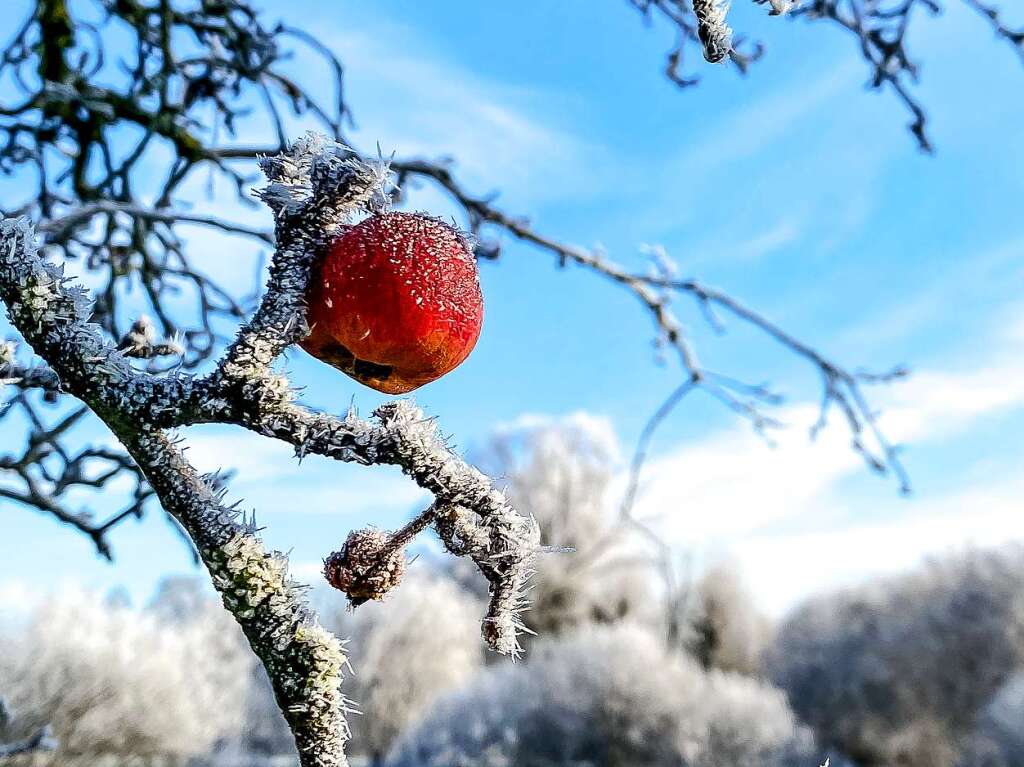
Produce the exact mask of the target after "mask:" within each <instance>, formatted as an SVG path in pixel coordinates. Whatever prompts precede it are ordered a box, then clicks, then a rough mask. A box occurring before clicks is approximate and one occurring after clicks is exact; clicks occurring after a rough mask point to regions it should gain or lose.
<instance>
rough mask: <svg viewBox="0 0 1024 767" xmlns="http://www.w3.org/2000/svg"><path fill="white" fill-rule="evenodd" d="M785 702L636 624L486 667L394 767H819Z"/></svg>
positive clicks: (588, 632) (549, 644)
mask: <svg viewBox="0 0 1024 767" xmlns="http://www.w3.org/2000/svg"><path fill="white" fill-rule="evenodd" d="M815 758H816V757H815V756H814V755H812V752H811V749H810V748H809V737H808V736H807V734H806V733H804V732H802V731H801V730H800V729H799V728H798V726H797V725H796V722H795V720H794V717H793V715H792V713H791V712H790V710H789V709H788V707H787V706H786V703H785V700H784V697H783V695H782V693H781V692H780V691H778V690H775V689H773V688H770V687H767V686H764V685H762V684H759V683H758V682H756V681H754V680H752V679H748V678H744V677H740V676H737V675H731V674H725V673H721V672H705V671H704V670H702V669H701V668H700V666H699V665H698V664H697V663H696V662H694V661H693V660H692V659H690V658H687V657H685V656H682V655H678V654H670V653H668V652H667V651H666V650H665V649H664V646H663V644H662V643H661V642H660V640H659V639H658V638H657V637H655V636H653V635H652V634H651V633H650V632H649V631H647V630H646V629H643V628H639V627H636V626H632V625H627V624H620V625H618V626H614V627H589V628H586V629H583V630H581V631H579V632H577V633H575V634H573V635H570V636H567V637H564V638H561V639H554V640H552V639H546V640H540V641H538V642H537V643H536V644H535V646H534V651H533V654H532V655H531V657H530V658H529V660H528V661H527V662H526V663H525V664H519V665H501V666H492V667H489V668H487V669H486V670H485V671H484V672H482V673H481V674H479V675H478V676H477V677H476V678H475V679H474V680H473V682H472V683H471V684H470V685H469V686H468V687H466V688H464V689H462V690H460V691H458V692H456V693H453V694H451V695H449V696H447V697H445V698H444V699H443V700H442V701H441V702H439V703H438V704H437V705H436V706H435V707H434V708H433V710H432V711H431V713H430V715H429V716H427V717H426V718H425V719H424V720H423V721H422V722H420V724H419V726H417V727H415V728H414V729H413V730H412V731H410V732H409V733H407V734H406V735H405V736H404V737H403V738H402V739H401V740H400V741H399V742H398V743H397V744H396V746H395V748H394V750H393V751H392V753H391V755H390V756H389V758H388V760H387V764H388V766H389V767H562V766H565V767H569V765H572V767H607V766H609V765H629V767H724V766H726V765H729V766H731V765H736V767H766V766H768V765H772V766H774V765H783V764H793V765H797V764H820V761H817V762H816V761H814V760H815Z"/></svg>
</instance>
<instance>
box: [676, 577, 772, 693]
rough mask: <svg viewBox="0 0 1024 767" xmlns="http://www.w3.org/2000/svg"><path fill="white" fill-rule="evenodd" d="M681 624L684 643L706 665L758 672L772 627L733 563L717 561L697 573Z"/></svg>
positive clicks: (742, 671)
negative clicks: (684, 630) (683, 625)
mask: <svg viewBox="0 0 1024 767" xmlns="http://www.w3.org/2000/svg"><path fill="white" fill-rule="evenodd" d="M685 625H686V629H687V636H686V637H684V641H685V645H686V647H687V649H688V650H689V651H690V652H691V654H693V656H694V657H696V658H697V659H698V660H699V661H700V662H701V663H702V664H704V665H705V666H706V667H708V668H717V669H721V670H723V671H736V672H738V673H741V674H749V675H757V674H759V673H760V671H761V662H762V656H763V654H764V652H765V650H766V648H767V645H768V643H769V642H770V640H771V634H772V627H771V623H770V621H769V620H768V619H767V618H766V617H765V616H764V615H762V614H761V612H760V611H759V610H758V609H757V607H756V606H755V605H754V601H753V599H752V598H751V596H750V594H749V592H748V591H747V589H746V587H745V586H744V584H743V582H742V581H741V580H740V577H739V574H738V569H737V568H736V567H735V566H734V565H726V564H718V565H715V566H713V567H711V568H710V569H709V570H707V571H706V572H705V573H704V574H703V575H702V576H701V578H700V579H699V580H698V581H697V583H696V584H695V586H694V589H693V597H692V598H691V599H690V600H689V604H688V605H687V610H686V616H685Z"/></svg>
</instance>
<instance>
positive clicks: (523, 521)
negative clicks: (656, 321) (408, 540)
mask: <svg viewBox="0 0 1024 767" xmlns="http://www.w3.org/2000/svg"><path fill="white" fill-rule="evenodd" d="M262 164H263V168H264V172H265V173H266V175H267V178H268V182H269V183H268V185H267V186H266V187H265V188H264V189H263V190H262V191H261V193H260V194H261V197H262V198H263V200H264V201H265V202H266V203H267V204H268V205H269V206H270V208H271V209H272V210H273V211H274V214H275V218H276V222H277V226H276V229H277V232H276V235H277V242H278V243H279V244H278V249H277V253H276V255H275V258H274V260H273V263H272V266H271V279H270V281H269V284H268V289H267V291H266V293H265V295H264V298H263V300H262V302H261V304H260V307H259V309H258V310H257V311H256V313H255V315H254V316H253V318H252V319H251V320H250V321H249V322H248V323H247V324H246V325H245V326H244V327H243V328H242V329H241V330H240V332H239V334H238V337H237V339H236V340H235V342H234V343H233V344H232V345H231V346H230V347H229V348H228V349H227V351H226V352H225V354H224V356H223V358H222V359H221V361H220V362H219V364H218V365H217V367H216V369H215V370H214V371H213V372H212V373H211V374H209V375H207V376H204V377H201V378H198V377H194V376H192V375H191V374H188V373H185V372H182V371H180V370H175V371H172V372H170V373H167V374H154V373H150V372H146V371H141V370H138V369H136V368H134V367H133V366H132V365H131V363H130V358H129V357H128V356H127V355H126V354H125V351H124V350H121V349H118V348H117V347H116V346H115V345H114V344H112V343H110V342H109V341H108V340H106V339H104V338H103V336H102V335H101V333H100V332H99V329H98V328H97V327H96V326H95V325H91V324H89V323H88V319H89V316H90V306H89V302H88V300H87V297H86V293H85V291H84V290H83V289H82V288H80V287H78V286H77V285H74V284H71V283H70V281H68V280H66V279H65V278H64V276H63V273H62V271H61V270H60V269H58V268H57V267H54V266H53V265H51V264H49V263H47V262H46V261H44V260H43V259H42V258H40V257H39V255H38V253H37V251H36V245H35V242H34V238H35V235H34V231H33V229H32V227H31V226H30V225H29V224H28V222H27V221H26V220H24V219H20V220H8V221H5V222H4V224H3V242H2V246H0V297H2V298H3V300H4V302H5V304H6V305H7V307H8V314H9V316H10V319H11V322H12V324H13V325H14V326H15V327H16V328H17V329H18V330H19V331H20V332H21V333H22V335H23V336H24V338H25V339H26V341H28V343H30V344H31V345H32V347H33V349H34V350H35V351H36V353H37V354H39V355H40V356H41V357H42V358H43V359H44V360H46V361H47V362H48V363H49V365H50V367H51V369H52V371H53V374H54V375H56V376H58V377H59V379H60V385H61V388H62V390H63V391H66V392H67V393H69V394H71V395H73V396H75V397H77V398H78V399H80V400H82V401H83V402H84V403H85V404H86V405H88V406H89V407H90V408H91V409H92V410H93V411H94V412H95V413H96V414H97V415H98V416H99V417H100V418H101V419H103V421H104V422H105V423H106V424H107V425H108V426H109V427H110V429H111V430H112V431H113V432H114V434H115V435H116V436H117V438H118V439H119V440H120V441H121V443H122V444H123V445H124V447H125V448H126V449H127V451H128V453H129V454H130V455H131V457H132V458H133V459H134V461H135V463H136V464H137V466H138V467H139V469H140V471H141V472H142V473H143V474H144V475H145V477H146V479H147V480H148V483H149V485H150V486H151V487H152V488H153V491H154V492H155V493H156V495H157V497H158V498H159V499H160V502H161V504H162V505H163V507H164V508H165V509H166V510H167V511H168V512H169V513H170V514H172V515H173V516H174V517H175V519H177V520H178V522H179V523H180V524H181V525H182V527H183V528H184V529H185V530H186V531H187V532H188V534H189V536H190V537H191V539H192V541H193V543H194V544H195V546H196V549H197V550H198V552H199V555H200V556H201V558H202V560H203V562H204V563H205V564H206V566H207V568H208V569H209V571H210V573H211V576H212V578H213V581H214V584H215V586H216V587H217V588H218V590H219V591H220V592H221V595H222V597H223V598H224V602H225V605H226V606H227V608H228V609H229V610H230V611H231V612H232V614H233V615H235V617H236V618H237V619H238V621H239V623H240V624H241V625H242V628H243V629H244V631H245V633H246V636H247V637H248V638H249V640H250V643H251V644H252V646H253V649H254V651H255V652H256V653H257V655H258V656H259V657H260V658H261V659H262V660H263V662H264V664H265V665H266V666H267V668H268V671H269V672H270V675H271V678H272V680H273V682H274V686H275V692H276V694H277V697H278V701H279V703H280V705H281V708H282V710H283V711H284V712H285V715H286V717H287V718H288V720H289V723H290V725H291V727H292V730H293V732H294V734H295V736H296V741H297V743H298V746H299V750H300V754H302V758H303V764H304V765H316V766H317V767H320V766H323V767H326V766H327V765H336V764H343V763H344V755H343V752H342V745H343V740H344V735H345V732H346V729H345V722H344V711H345V702H344V698H343V697H342V695H341V691H340V677H341V669H342V666H343V664H344V656H343V654H342V653H341V649H340V646H339V645H338V643H337V640H335V639H334V638H333V637H331V636H330V635H329V634H327V633H326V632H325V631H323V630H322V629H320V628H319V626H318V625H317V623H316V619H315V616H313V614H312V613H311V612H310V611H309V609H308V607H307V606H306V605H305V602H304V600H303V598H302V591H301V588H300V587H298V586H297V585H296V584H294V583H293V582H292V581H291V580H290V579H288V577H287V570H286V561H285V559H284V557H283V556H281V555H279V554H276V553H267V552H265V551H264V550H263V548H262V546H261V544H260V543H259V540H258V538H257V537H256V527H255V523H254V522H253V520H252V519H246V517H245V516H244V515H240V513H239V512H238V511H237V509H235V508H233V507H227V506H225V505H224V504H223V503H222V500H223V495H224V493H223V490H222V489H218V488H217V487H216V483H215V478H212V477H202V476H200V475H198V474H197V473H196V471H195V470H194V469H193V468H192V467H191V466H190V465H189V463H188V462H187V460H186V459H185V457H184V455H183V453H182V451H181V450H180V448H179V447H178V446H177V441H176V438H175V437H174V435H173V432H172V431H169V429H172V428H173V427H178V426H186V425H189V424H193V423H200V422H212V421H218V422H224V423H236V424H239V425H242V426H245V427H246V428H249V429H251V430H253V431H255V432H257V433H259V434H263V435H266V436H271V437H275V438H277V439H281V440H284V441H287V442H289V443H290V444H292V445H293V446H294V447H295V450H296V453H297V454H298V455H300V456H301V455H303V454H306V453H318V454H322V455H326V456H329V457H332V458H335V459H337V460H342V461H354V462H358V463H364V464H372V463H390V464H395V465H398V466H400V467H401V468H402V469H403V470H404V471H405V472H406V473H407V474H408V475H409V476H410V477H412V478H413V479H414V480H415V481H417V482H418V483H419V484H420V485H421V486H422V487H424V488H426V489H428V490H430V491H431V492H432V493H433V494H434V495H435V498H436V504H435V507H434V509H433V511H432V512H431V520H432V521H433V522H434V524H435V526H436V527H437V529H438V532H439V533H440V535H441V539H442V541H443V542H444V543H445V544H446V545H447V546H448V548H449V549H450V550H451V551H452V552H453V553H455V554H457V555H466V556H470V557H471V558H473V560H474V561H475V562H477V564H478V566H479V568H480V570H481V572H482V573H483V574H484V575H485V576H486V578H487V579H488V581H489V583H490V587H491V589H490V590H491V606H490V609H489V611H488V613H487V615H486V617H485V619H484V628H483V635H484V638H485V640H486V641H487V643H488V645H489V646H490V647H492V649H495V650H497V651H499V652H503V653H507V654H512V655H514V654H516V653H517V652H518V644H517V641H516V632H517V631H518V629H519V622H518V619H517V617H516V613H517V611H518V609H519V608H520V607H521V606H522V589H523V586H524V584H525V581H526V578H527V577H528V575H529V572H530V562H531V561H532V558H533V556H534V554H535V552H536V550H537V547H538V541H539V532H538V530H537V527H536V523H534V522H533V520H531V519H528V518H525V517H522V516H520V515H519V514H517V513H516V511H515V510H514V509H513V508H512V507H511V506H510V505H509V503H508V502H507V501H506V499H505V497H504V495H503V494H502V493H501V492H499V491H498V490H496V489H494V487H493V486H492V485H491V483H490V481H489V480H488V479H487V478H486V477H484V476H483V475H482V474H481V473H480V472H478V471H477V470H476V469H474V468H472V467H470V466H468V465H467V464H466V463H464V462H463V461H462V460H461V459H459V458H457V457H456V456H455V455H454V454H453V453H452V452H451V451H450V450H449V449H448V447H447V445H446V443H445V441H444V440H443V439H441V438H440V437H439V436H438V433H437V428H436V425H435V424H434V423H433V422H432V421H430V420H428V419H426V418H425V417H424V416H423V414H422V412H421V411H419V410H418V409H417V408H416V407H415V406H413V405H412V404H411V403H409V402H405V401H396V402H393V403H391V404H388V405H385V406H383V407H381V408H380V409H378V410H377V411H376V413H375V414H374V419H373V421H365V420H363V419H360V418H359V417H358V416H357V415H356V414H355V413H354V412H349V413H347V414H346V415H344V416H341V417H337V416H332V415H329V414H326V413H315V412H312V411H310V410H308V409H306V408H304V407H302V406H301V405H299V404H297V403H296V402H295V401H294V395H293V392H292V390H291V388H290V385H289V383H288V381H287V380H286V379H285V378H284V377H283V376H282V375H280V374H278V373H276V372H274V371H273V369H272V365H273V363H274V362H275V360H276V359H277V358H278V357H279V356H280V354H281V353H282V352H283V351H284V350H285V348H286V347H287V346H288V345H289V344H290V343H292V342H294V341H296V340H298V339H300V338H301V337H302V336H303V335H305V334H306V333H307V332H308V328H307V326H306V322H305V305H304V297H305V295H306V290H307V282H308V280H309V275H310V269H311V266H312V264H313V263H314V261H315V259H316V258H317V254H318V253H319V251H320V249H321V248H322V247H323V245H324V243H325V241H326V239H327V238H329V237H330V235H331V233H332V232H334V231H336V229H337V227H338V226H340V225H341V224H343V223H344V222H346V221H348V220H349V218H350V217H351V216H352V215H354V214H356V213H359V212H361V211H364V212H365V211H369V210H375V209H378V208H379V207H382V206H384V205H386V204H387V200H388V197H387V194H386V189H385V184H386V181H387V172H386V169H385V168H384V167H383V166H380V165H370V164H367V163H365V162H362V161H361V160H359V159H358V158H357V157H355V156H354V155H353V154H352V153H351V152H350V151H348V150H347V149H346V148H345V147H343V146H341V145H339V144H337V143H334V142H332V141H329V140H326V139H324V138H321V137H318V136H314V135H310V136H307V137H306V138H304V139H302V140H300V141H298V142H297V143H296V144H295V146H294V147H293V148H292V149H291V150H289V151H288V152H286V153H282V154H280V155H278V156H277V157H274V158H270V159H267V160H265V161H264V162H263V163H262Z"/></svg>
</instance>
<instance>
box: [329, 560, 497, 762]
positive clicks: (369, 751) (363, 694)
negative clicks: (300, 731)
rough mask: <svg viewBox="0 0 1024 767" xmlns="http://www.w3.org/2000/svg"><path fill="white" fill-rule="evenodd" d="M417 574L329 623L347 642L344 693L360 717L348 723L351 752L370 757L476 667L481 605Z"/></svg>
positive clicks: (450, 584)
mask: <svg viewBox="0 0 1024 767" xmlns="http://www.w3.org/2000/svg"><path fill="white" fill-rule="evenodd" d="M418 575H420V577H418V578H417V577H408V578H407V579H406V580H405V582H403V583H402V585H401V586H399V587H398V588H397V589H395V590H394V591H393V592H392V593H391V594H389V595H388V597H387V598H386V599H385V600H384V601H383V602H380V603H375V602H369V603H367V604H365V605H362V606H360V607H359V608H357V609H356V610H355V611H353V612H351V613H347V614H346V615H344V616H343V618H342V620H341V621H340V625H338V626H337V629H338V632H339V633H340V634H341V635H342V636H348V637H350V638H351V642H350V643H349V645H348V647H349V650H350V651H351V655H350V658H349V660H350V663H351V664H352V669H353V673H352V675H351V676H349V677H347V678H346V680H345V682H346V684H345V688H344V691H345V695H346V696H347V697H348V698H350V699H351V700H352V701H353V704H352V705H353V707H354V708H355V709H356V710H358V711H360V712H361V714H362V715H361V716H352V717H350V719H349V723H350V727H351V728H352V741H351V746H350V750H351V751H352V752H353V753H363V754H366V755H368V756H370V757H371V758H373V759H378V758H379V757H380V756H382V755H383V754H384V753H385V752H386V751H387V750H388V748H389V747H390V746H391V743H392V742H393V741H394V739H395V738H396V737H397V736H398V735H399V733H401V732H402V731H403V730H404V729H406V728H407V727H409V726H410V725H413V724H415V723H416V722H417V721H418V720H419V719H420V717H422V716H423V715H424V713H425V712H426V711H427V710H428V709H429V708H430V706H431V705H432V704H433V703H434V701H435V700H436V699H437V698H438V697H439V696H440V695H442V694H444V693H446V692H450V691H451V690H453V689H455V688H458V687H460V686H462V685H463V684H465V683H466V682H468V680H469V679H470V678H471V677H472V676H473V675H474V674H475V673H476V672H477V670H478V669H479V668H480V666H481V665H482V663H483V653H482V647H483V644H482V642H481V640H480V614H481V612H482V611H483V609H484V608H483V607H482V606H481V605H480V604H479V603H478V602H477V600H476V599H475V598H474V597H472V595H470V594H469V593H467V592H466V591H465V590H464V589H462V588H460V587H459V586H458V585H457V584H456V583H454V582H452V581H451V580H449V579H443V578H432V577H428V576H427V577H425V576H424V574H423V573H418Z"/></svg>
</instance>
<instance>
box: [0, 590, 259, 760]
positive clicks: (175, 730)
mask: <svg viewBox="0 0 1024 767" xmlns="http://www.w3.org/2000/svg"><path fill="white" fill-rule="evenodd" d="M252 663H253V658H252V655H251V653H249V652H248V650H247V648H246V646H245V641H244V638H243V637H242V636H241V634H240V632H239V631H238V628H237V626H236V625H235V624H234V621H233V620H232V619H231V616H229V615H228V614H227V613H226V612H224V610H222V609H221V608H220V606H219V605H217V604H216V603H214V602H212V601H210V600H206V601H205V602H204V603H203V604H202V605H201V607H200V609H198V611H190V614H189V615H188V616H186V617H184V618H183V619H169V618H168V616H167V615H166V614H161V613H160V612H159V611H151V610H143V611H140V610H133V609H131V608H128V607H124V606H119V605H117V604H114V603H111V602H110V601H109V600H105V599H101V598H100V597H99V596H97V595H96V594H93V593H88V592H80V593H68V594H65V595H63V596H61V597H60V598H58V599H55V600H53V601H49V602H44V603H42V604H40V605H39V607H38V608H37V609H36V611H35V612H34V613H33V615H32V616H31V618H30V621H29V623H28V625H27V626H26V627H25V628H24V629H23V630H22V631H21V632H19V633H18V634H17V635H16V636H15V637H14V638H12V639H9V640H7V641H5V643H4V652H3V653H2V655H0V689H2V690H4V693H5V696H6V697H7V699H8V700H9V701H10V704H11V706H12V708H13V709H14V710H16V711H18V712H19V714H20V718H21V719H22V720H23V722H24V723H25V726H31V725H33V724H34V725H38V724H40V723H43V722H47V723H49V724H50V726H51V727H52V729H53V732H54V734H55V735H56V737H57V740H58V743H59V748H58V749H57V750H56V751H54V752H52V754H50V755H48V756H45V757H44V756H41V755H35V757H34V759H35V761H33V762H32V764H36V765H39V764H43V763H45V764H52V765H62V766H65V765H66V766H67V767H72V766H73V765H81V766H82V767H91V765H94V764H97V763H98V762H100V761H101V760H102V759H104V758H110V757H122V758H150V759H152V758H163V759H172V760H176V761H177V762H178V763H181V764H183V763H184V762H185V761H186V760H187V759H188V758H189V757H195V756H201V755H203V754H206V753H207V752H208V751H210V750H211V749H212V748H213V746H214V745H215V743H216V742H217V741H218V740H219V739H221V738H223V737H226V736H228V735H230V734H232V733H233V732H234V731H236V730H237V729H238V728H239V727H240V726H241V724H242V714H243V708H242V706H243V701H244V699H245V693H246V686H247V683H248V681H247V680H248V675H249V668H250V666H251V665H252Z"/></svg>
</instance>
